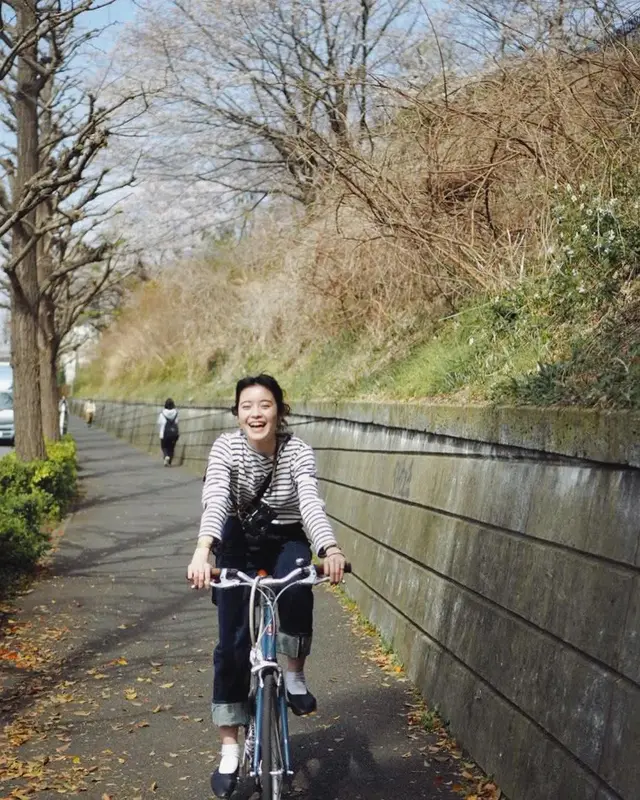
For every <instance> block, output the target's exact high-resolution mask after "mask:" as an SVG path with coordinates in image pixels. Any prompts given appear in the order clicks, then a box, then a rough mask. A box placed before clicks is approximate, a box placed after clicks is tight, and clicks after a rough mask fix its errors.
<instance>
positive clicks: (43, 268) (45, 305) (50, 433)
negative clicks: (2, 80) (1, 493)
mask: <svg viewBox="0 0 640 800" xmlns="http://www.w3.org/2000/svg"><path fill="white" fill-rule="evenodd" d="M52 94H53V79H52V78H49V80H47V82H46V83H45V85H44V86H43V87H42V91H41V93H40V100H41V109H42V110H41V112H40V119H39V120H38V123H39V128H38V132H39V138H40V145H41V146H42V147H43V148H46V144H47V142H48V141H49V139H50V137H51V136H52V127H53V125H52V119H51V102H52ZM46 156H47V153H46V152H42V153H41V158H46ZM52 215H53V211H52V208H51V201H50V200H49V201H45V202H44V203H42V204H41V205H40V206H39V208H38V219H39V220H40V227H43V226H44V224H45V223H46V222H47V221H49V220H50V218H51V216H52ZM49 239H50V236H49V235H47V236H41V237H40V238H39V239H38V249H37V260H38V285H39V287H40V290H41V293H40V305H39V309H38V323H39V329H38V348H39V351H40V402H41V405H42V429H43V431H44V436H45V439H49V440H50V441H52V442H55V441H58V439H59V438H60V421H59V411H58V403H59V401H60V398H59V393H58V374H57V372H58V371H57V363H56V362H57V357H58V341H57V337H56V319H55V303H54V301H53V298H52V296H51V289H47V290H46V291H42V289H43V287H45V286H46V284H47V280H48V278H49V277H50V276H51V273H52V271H53V264H52V259H51V255H50V253H49V246H50V241H49Z"/></svg>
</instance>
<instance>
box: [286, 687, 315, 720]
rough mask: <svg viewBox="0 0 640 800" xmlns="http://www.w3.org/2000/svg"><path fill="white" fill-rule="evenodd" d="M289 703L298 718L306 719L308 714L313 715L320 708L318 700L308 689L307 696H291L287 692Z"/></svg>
mask: <svg viewBox="0 0 640 800" xmlns="http://www.w3.org/2000/svg"><path fill="white" fill-rule="evenodd" d="M287 703H288V704H289V708H290V709H291V710H292V711H293V713H294V714H295V715H296V717H305V716H306V715H307V714H313V712H314V711H315V710H316V709H317V708H318V703H317V701H316V698H315V697H314V696H313V695H312V694H311V692H310V691H309V690H308V689H307V693H306V694H290V693H289V692H287Z"/></svg>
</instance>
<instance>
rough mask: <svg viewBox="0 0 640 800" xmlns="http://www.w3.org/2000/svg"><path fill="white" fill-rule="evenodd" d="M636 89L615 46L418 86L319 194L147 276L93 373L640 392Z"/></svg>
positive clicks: (624, 397) (354, 391)
mask: <svg viewBox="0 0 640 800" xmlns="http://www.w3.org/2000/svg"><path fill="white" fill-rule="evenodd" d="M498 78H499V80H498ZM638 97H640V67H639V66H638V61H637V59H636V56H635V54H634V52H633V51H632V50H631V49H628V48H620V49H619V50H616V49H615V48H613V49H608V50H606V51H602V52H599V53H593V54H589V55H583V56H581V57H580V58H575V59H563V60H561V59H557V58H549V59H545V58H537V57H536V58H535V59H523V60H522V61H519V62H515V63H514V62H511V63H509V64H505V65H502V68H501V71H500V73H499V75H498V74H497V73H492V74H491V75H488V76H487V75H484V76H479V77H478V78H477V79H476V80H474V81H470V82H469V83H468V84H467V85H465V86H462V87H459V88H458V89H456V90H455V92H452V93H451V94H450V95H449V96H447V97H446V98H445V100H443V99H442V95H441V93H439V92H431V93H430V94H429V93H428V92H425V94H424V95H422V96H417V97H415V98H414V99H412V100H411V101H409V100H407V107H405V108H404V110H403V111H402V112H401V113H400V114H399V115H398V117H397V119H396V123H395V125H393V126H390V128H389V130H388V131H385V132H384V134H381V135H380V136H379V137H378V139H377V140H376V150H375V152H374V154H373V155H372V156H371V157H367V158H366V159H365V156H363V155H362V154H359V155H358V156H357V157H356V156H354V155H353V153H352V154H351V156H350V157H349V158H348V159H347V158H346V157H345V163H344V165H343V167H344V168H343V169H341V170H337V171H336V173H335V174H334V175H333V177H332V179H331V181H328V182H327V184H326V186H325V187H324V188H323V190H322V192H320V194H319V199H318V201H317V203H316V205H315V206H314V207H313V208H312V209H307V210H306V211H305V213H304V214H300V213H299V212H295V211H294V210H292V209H291V208H287V207H280V208H279V209H278V211H277V213H276V212H275V211H274V210H273V209H275V208H276V205H272V206H271V210H270V212H269V214H268V215H267V214H266V213H265V212H263V213H264V214H265V215H264V216H260V215H259V214H258V215H257V216H256V217H255V218H254V220H253V222H252V226H251V230H250V232H249V234H247V235H245V236H244V237H243V238H242V239H241V240H240V241H238V242H235V243H232V244H230V243H229V242H225V243H220V242H219V243H218V244H217V245H216V246H215V247H214V248H212V249H211V250H210V251H209V252H208V253H206V254H205V255H204V256H202V257H201V258H200V259H194V260H192V261H189V262H187V263H182V264H179V265H175V268H173V269H171V268H167V269H165V270H164V271H163V272H162V273H161V275H159V276H158V277H157V279H156V280H155V281H152V282H148V283H146V284H144V285H143V286H141V287H140V288H139V289H138V290H137V291H136V292H135V293H134V294H133V296H132V297H131V298H130V302H129V304H128V306H127V307H126V308H125V309H124V311H123V313H122V314H121V315H120V317H119V319H118V320H117V322H116V323H115V324H114V325H113V326H112V328H111V329H110V330H109V331H107V333H106V334H105V335H104V336H103V338H102V340H101V342H100V344H99V347H98V350H97V353H96V358H95V361H94V363H93V364H92V365H90V366H89V367H88V368H87V369H85V371H84V372H83V374H82V376H81V383H80V386H79V387H78V388H79V391H80V392H81V393H83V394H93V395H97V396H102V397H119V398H124V397H127V398H138V399H142V398H144V399H154V400H161V399H164V397H166V396H167V395H173V396H175V398H176V399H177V400H179V401H181V402H184V401H189V400H191V401H194V402H198V401H201V402H210V401H212V400H215V399H216V398H220V397H228V396H229V395H230V391H231V388H232V386H233V383H234V381H235V379H236V378H237V377H238V376H239V375H242V374H244V373H247V372H255V371H260V370H265V371H270V372H272V373H274V374H275V375H277V376H278V377H279V379H281V381H282V383H283V384H284V386H285V387H286V389H287V391H288V394H289V396H290V397H291V398H293V399H305V398H311V397H314V398H340V399H345V398H366V399H378V400H385V399H393V400H416V399H430V400H436V401H455V402H461V401H463V402H515V403H535V404H551V403H553V404H555V403H575V404H581V405H585V406H596V407H605V408H636V409H637V408H640V396H639V393H640V389H639V388H638V387H639V384H640V380H639V378H640V375H639V371H640V283H639V280H640V279H639V276H640V268H639V265H640V212H639V210H638V205H639V204H638V199H637V198H638V197H640V171H639V170H638V167H637V165H638V163H640V149H639V147H638V138H637V135H636V129H637V126H636V122H638V121H640V111H639V110H638V109H640V104H638V103H637V99H638Z"/></svg>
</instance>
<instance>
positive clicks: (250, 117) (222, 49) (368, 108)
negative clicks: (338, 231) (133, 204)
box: [127, 0, 425, 204]
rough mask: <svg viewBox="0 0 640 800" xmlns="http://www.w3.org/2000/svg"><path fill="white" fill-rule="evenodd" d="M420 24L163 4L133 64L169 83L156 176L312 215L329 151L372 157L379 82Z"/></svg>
mask: <svg viewBox="0 0 640 800" xmlns="http://www.w3.org/2000/svg"><path fill="white" fill-rule="evenodd" d="M419 21H420V23H421V24H422V23H424V22H425V20H424V15H423V13H422V10H421V7H420V4H419V3H417V2H415V0H317V2H314V3H309V2H302V0H279V1H278V2H275V0H227V2H218V1H217V0H165V2H156V1H155V0H154V2H153V4H152V5H149V6H148V13H147V14H146V15H145V16H143V17H142V21H141V23H140V25H139V27H138V28H136V29H134V30H133V31H132V33H131V35H130V41H129V47H128V56H127V58H128V61H129V63H135V64H136V68H137V70H138V71H141V70H142V71H143V72H144V73H145V74H149V75H155V76H162V77H161V78H157V80H158V86H159V89H160V91H159V97H160V98H161V101H160V102H158V103H156V106H155V109H154V115H153V117H152V120H153V122H152V125H151V128H150V130H151V132H152V137H153V138H152V141H153V145H152V152H150V153H149V154H148V158H147V162H146V163H147V170H148V172H150V173H152V174H153V175H154V176H156V177H161V178H162V177H164V178H168V179H169V178H171V179H175V178H177V177H178V176H180V177H181V178H183V179H185V180H189V181H193V180H200V181H207V182H213V183H215V184H216V186H217V187H218V188H219V193H220V198H221V199H225V200H228V199H231V200H236V199H237V198H238V197H245V198H246V196H247V195H249V196H250V197H251V198H252V200H253V202H254V203H255V202H260V201H261V200H262V199H264V198H266V197H273V196H275V195H285V196H287V197H291V198H293V199H294V200H296V201H300V202H301V203H303V204H309V203H311V202H312V201H313V200H314V198H315V195H316V190H317V186H318V184H319V183H320V182H322V181H323V179H324V178H326V177H327V176H328V175H329V174H330V169H331V167H330V165H327V163H326V160H325V161H322V162H319V161H318V159H317V156H316V151H317V149H318V148H322V145H323V143H324V142H326V143H328V144H330V145H331V149H333V148H336V147H338V148H340V149H346V150H356V151H360V150H362V149H367V148H370V146H371V141H370V134H371V126H372V125H374V124H375V123H376V121H377V120H378V119H379V114H380V109H379V108H378V107H377V101H378V99H379V98H377V97H376V92H375V83H374V84H372V82H371V81H370V77H371V75H378V76H379V75H383V74H393V72H394V70H397V68H398V64H399V62H400V61H401V59H402V57H403V55H404V54H405V53H406V51H407V50H408V49H409V48H410V47H411V46H412V44H413V43H414V42H415V41H417V40H418V39H419V37H418V35H417V28H418V22H419Z"/></svg>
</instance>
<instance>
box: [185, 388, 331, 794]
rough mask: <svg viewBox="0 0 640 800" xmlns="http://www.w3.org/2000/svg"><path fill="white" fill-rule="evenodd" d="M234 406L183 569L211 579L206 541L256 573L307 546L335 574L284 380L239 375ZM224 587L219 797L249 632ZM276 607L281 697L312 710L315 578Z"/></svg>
mask: <svg viewBox="0 0 640 800" xmlns="http://www.w3.org/2000/svg"><path fill="white" fill-rule="evenodd" d="M232 410H233V413H234V414H235V415H236V416H237V417H238V424H239V427H240V430H239V431H236V432H235V433H223V434H222V435H221V436H220V437H219V438H218V439H217V440H216V441H215V442H214V444H213V447H212V448H211V454H210V456H209V462H208V465H207V473H206V476H205V484H204V489H203V492H202V506H203V512H202V521H201V524H200V535H199V537H198V545H197V547H196V551H195V553H194V555H193V558H192V560H191V563H190V564H189V567H188V569H187V576H188V578H189V579H190V580H191V581H192V582H193V584H194V586H196V587H198V588H203V587H204V586H208V585H209V580H210V577H211V566H210V564H209V553H210V551H211V550H214V551H215V552H216V564H217V566H218V567H232V568H236V569H241V570H243V571H244V572H248V573H249V574H254V575H255V574H256V572H257V571H258V570H260V569H264V570H265V571H266V572H267V573H268V574H271V575H273V577H276V578H278V577H283V576H285V575H287V574H288V573H289V572H290V571H291V570H292V569H294V568H295V567H296V566H297V565H299V563H305V564H309V563H310V561H311V547H313V549H314V550H315V552H316V553H317V554H318V555H319V556H320V557H321V558H324V562H325V563H324V570H325V575H328V576H330V579H331V581H332V583H338V582H339V581H340V580H342V575H343V572H344V565H345V560H344V556H343V555H342V550H341V549H340V547H339V546H338V544H337V542H336V539H335V536H334V534H333V530H332V529H331V524H330V523H329V520H328V519H327V515H326V513H325V510H324V503H323V502H322V500H321V499H320V497H319V495H318V482H317V479H316V462H315V456H314V453H313V450H312V449H311V447H310V446H309V445H308V444H306V443H305V442H303V441H302V439H300V438H299V437H298V436H295V435H294V434H292V433H291V432H290V431H289V430H288V428H287V422H286V415H287V414H288V413H289V410H290V409H289V406H288V405H287V404H286V403H285V402H284V396H283V392H282V389H281V387H280V385H279V384H278V382H277V381H276V379H275V378H272V377H271V376H270V375H257V376H255V377H246V378H242V380H240V381H238V383H237V384H236V393H235V404H234V407H233V409H232ZM310 545H311V546H310ZM220 595H221V596H220V597H219V598H217V606H218V626H219V631H220V641H219V643H218V645H217V646H216V649H215V652H214V658H213V663H214V680H213V706H212V712H213V721H214V723H215V724H216V725H218V726H219V728H220V735H221V739H222V758H221V762H220V766H219V767H218V769H217V770H216V771H215V772H214V773H213V775H212V778H211V781H212V784H211V785H212V788H213V791H214V794H216V795H217V796H218V797H228V796H229V795H230V794H231V793H232V791H233V789H234V788H235V785H236V781H237V778H238V769H239V752H240V751H239V745H238V728H239V726H240V725H246V724H247V723H248V721H249V709H248V695H249V677H250V663H249V650H250V636H249V620H248V613H247V601H248V596H247V595H246V594H245V593H243V592H242V590H240V591H239V592H238V591H237V590H235V589H232V590H229V591H225V592H221V593H220ZM278 612H279V616H280V630H279V632H278V650H279V652H281V653H284V654H285V655H286V656H288V666H287V672H286V675H285V686H286V692H287V701H288V703H289V705H290V707H291V709H292V711H293V713H294V714H297V715H305V714H310V713H312V712H313V711H315V709H316V699H315V697H314V696H313V695H312V694H311V692H310V691H309V689H308V688H307V685H306V681H305V676H304V663H305V659H306V657H307V655H308V654H309V652H310V648H311V638H312V628H313V597H312V594H311V586H293V587H290V588H289V589H288V590H287V591H286V592H285V593H283V594H282V595H281V597H280V600H279V601H278Z"/></svg>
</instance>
